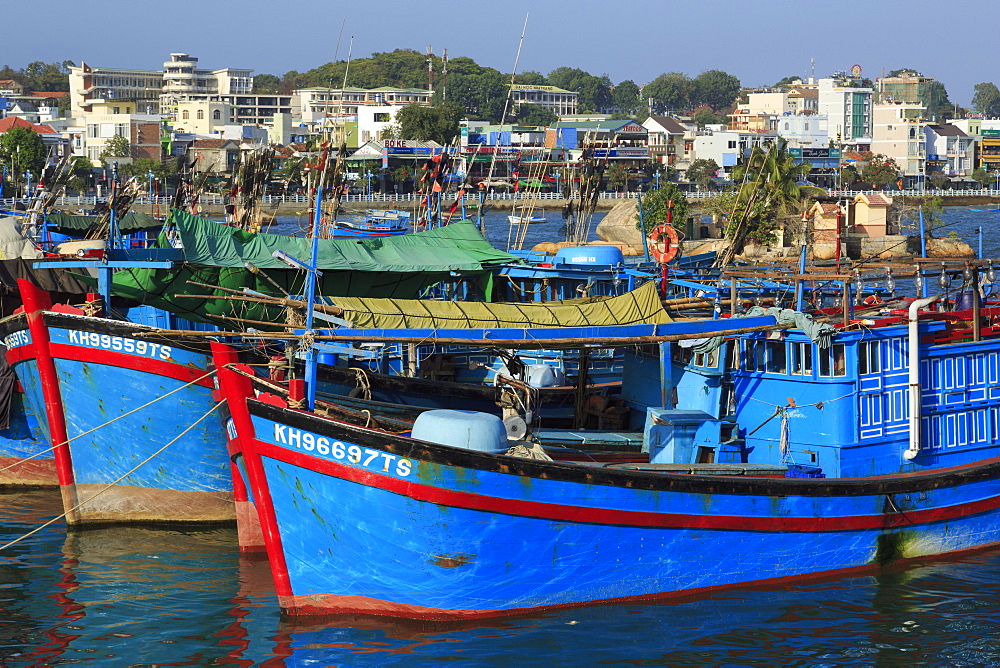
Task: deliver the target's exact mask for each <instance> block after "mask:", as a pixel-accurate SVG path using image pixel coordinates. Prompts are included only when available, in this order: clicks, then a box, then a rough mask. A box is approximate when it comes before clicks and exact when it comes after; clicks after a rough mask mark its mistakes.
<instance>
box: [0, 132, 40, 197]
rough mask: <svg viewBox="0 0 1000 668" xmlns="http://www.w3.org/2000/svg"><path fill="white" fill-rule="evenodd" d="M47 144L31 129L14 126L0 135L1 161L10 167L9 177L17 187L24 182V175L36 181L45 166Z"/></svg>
mask: <svg viewBox="0 0 1000 668" xmlns="http://www.w3.org/2000/svg"><path fill="white" fill-rule="evenodd" d="M45 156H46V150H45V144H44V142H42V138H41V137H39V136H38V133H36V132H35V131H34V130H32V129H31V128H23V127H19V126H14V127H12V128H11V129H10V130H8V131H7V132H6V133H4V134H3V135H0V161H2V163H3V164H4V165H5V166H7V167H8V169H9V170H10V171H9V172H8V177H9V178H10V179H11V181H12V182H13V183H14V184H15V185H16V184H19V183H23V182H24V173H25V172H31V173H32V174H33V175H34V177H35V179H36V180H37V177H38V175H39V174H41V173H42V168H43V167H44V166H45Z"/></svg>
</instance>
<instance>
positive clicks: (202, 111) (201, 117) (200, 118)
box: [198, 109, 205, 121]
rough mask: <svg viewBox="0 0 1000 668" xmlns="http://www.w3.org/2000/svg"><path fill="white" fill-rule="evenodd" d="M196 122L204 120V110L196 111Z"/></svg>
mask: <svg viewBox="0 0 1000 668" xmlns="http://www.w3.org/2000/svg"><path fill="white" fill-rule="evenodd" d="M198 120H199V121H203V120H205V110H204V109H199V110H198Z"/></svg>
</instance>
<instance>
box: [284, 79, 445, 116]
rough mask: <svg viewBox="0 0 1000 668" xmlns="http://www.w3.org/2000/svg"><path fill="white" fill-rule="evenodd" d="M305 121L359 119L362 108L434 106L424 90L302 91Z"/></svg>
mask: <svg viewBox="0 0 1000 668" xmlns="http://www.w3.org/2000/svg"><path fill="white" fill-rule="evenodd" d="M294 96H295V98H297V101H298V108H299V113H300V115H301V118H302V120H303V121H305V122H317V121H320V120H323V119H324V118H328V117H331V116H333V117H336V116H356V115H357V114H358V109H360V108H362V107H386V106H390V107H399V106H406V105H410V104H419V105H424V106H430V104H431V96H432V92H431V91H428V90H423V89H421V88H389V87H383V88H371V89H366V88H326V87H323V86H317V87H315V88H300V89H299V90H296V91H295V93H294Z"/></svg>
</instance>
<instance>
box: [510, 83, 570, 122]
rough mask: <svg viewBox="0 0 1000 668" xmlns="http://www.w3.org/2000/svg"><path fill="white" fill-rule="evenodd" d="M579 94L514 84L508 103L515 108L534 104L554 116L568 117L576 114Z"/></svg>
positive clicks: (550, 87)
mask: <svg viewBox="0 0 1000 668" xmlns="http://www.w3.org/2000/svg"><path fill="white" fill-rule="evenodd" d="M579 99H580V94H579V93H575V92H573V91H569V90H563V89H562V88H556V87H555V86H532V85H528V84H514V85H513V86H511V88H510V101H511V103H513V105H514V106H515V107H520V106H521V105H522V104H535V105H538V106H539V107H545V108H546V109H548V110H549V111H551V112H552V113H554V114H555V115H556V116H570V115H573V114H575V113H576V112H577V107H578V103H579Z"/></svg>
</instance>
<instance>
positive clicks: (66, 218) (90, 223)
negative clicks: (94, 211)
mask: <svg viewBox="0 0 1000 668" xmlns="http://www.w3.org/2000/svg"><path fill="white" fill-rule="evenodd" d="M45 219H46V220H47V221H48V222H49V228H50V229H51V230H53V231H55V232H58V233H60V234H69V235H72V236H81V235H83V234H86V233H87V232H88V231H90V230H91V229H92V228H94V226H95V225H96V224H97V221H98V219H99V218H98V216H76V215H71V214H68V213H50V214H47V215H46V216H45ZM162 226H163V221H162V220H157V219H156V218H153V217H152V216H147V215H146V214H144V213H138V212H135V211H133V212H132V213H129V214H126V215H125V216H124V217H123V218H122V219H121V220H119V221H118V229H119V230H121V232H122V234H131V233H132V232H138V231H139V230H148V229H150V228H156V227H162Z"/></svg>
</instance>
